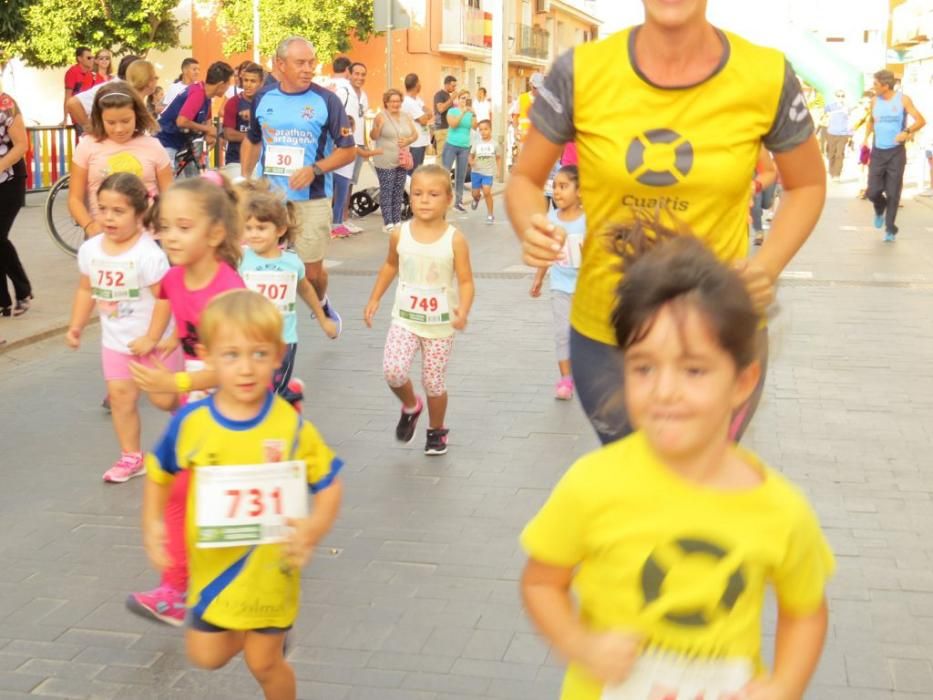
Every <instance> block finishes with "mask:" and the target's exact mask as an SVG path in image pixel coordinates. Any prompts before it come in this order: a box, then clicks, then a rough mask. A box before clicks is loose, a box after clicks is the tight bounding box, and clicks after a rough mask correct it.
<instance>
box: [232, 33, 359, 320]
mask: <svg viewBox="0 0 933 700" xmlns="http://www.w3.org/2000/svg"><path fill="white" fill-rule="evenodd" d="M316 64H317V53H316V51H315V49H314V46H313V45H312V44H311V42H309V41H308V40H307V39H304V38H302V37H296V36H293V37H289V38H287V39H285V40H283V41H282V43H280V44H279V46H278V48H277V49H276V52H275V68H276V74H277V76H278V77H279V79H280V82H279V83H278V84H277V85H270V86H268V87H265V88H263V89H262V90H261V91H260V92H259V93H258V94H257V95H256V97H255V98H254V99H253V104H252V114H251V115H250V126H249V131H247V132H246V139H245V140H244V141H243V144H242V146H241V149H240V163H241V165H242V171H241V172H242V174H243V176H244V177H251V176H252V175H253V172H254V170H257V164H258V170H257V172H258V174H259V175H260V176H262V177H264V178H266V179H267V180H268V181H269V182H270V184H271V185H272V187H273V188H274V189H278V190H281V191H283V192H284V193H285V196H286V198H287V199H288V200H289V201H290V202H293V203H294V205H295V207H296V209H297V210H298V212H299V214H300V216H301V221H302V230H301V233H300V234H299V235H298V240H297V241H295V249H296V251H297V253H298V255H299V257H301V259H302V261H303V262H304V264H305V271H306V275H307V278H308V281H309V282H311V284H312V285H313V286H314V290H315V291H316V292H317V295H318V297H319V298H320V299H321V306H322V307H323V309H324V313H325V314H326V315H327V316H328V318H330V319H332V320H333V321H334V323H336V324H337V327H338V329H339V328H340V325H341V319H340V315H339V314H338V313H337V312H336V311H335V310H334V309H333V307H332V306H331V304H330V301H329V300H328V298H327V270H325V269H324V254H325V253H326V251H327V242H328V241H329V240H330V228H331V205H330V197H331V193H332V179H333V178H332V176H331V175H329V174H328V173H330V172H331V171H333V170H336V169H337V168H340V167H341V166H344V165H347V164H348V163H352V162H353V159H354V158H355V157H356V144H355V143H354V140H353V130H352V129H351V128H350V122H349V121H348V120H347V115H346V113H345V112H344V109H343V105H342V104H341V103H340V100H339V99H338V98H337V96H336V95H335V94H334V93H333V92H331V91H330V90H327V89H325V88H322V87H320V86H319V85H315V84H314V83H313V82H312V78H314V68H315V65H316Z"/></svg>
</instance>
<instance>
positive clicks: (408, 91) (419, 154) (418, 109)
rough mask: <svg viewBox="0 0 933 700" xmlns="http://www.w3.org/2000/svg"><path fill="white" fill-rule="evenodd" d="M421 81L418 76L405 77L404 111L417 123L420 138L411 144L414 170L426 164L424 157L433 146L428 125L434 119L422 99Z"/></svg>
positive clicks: (409, 75) (411, 74)
mask: <svg viewBox="0 0 933 700" xmlns="http://www.w3.org/2000/svg"><path fill="white" fill-rule="evenodd" d="M420 95H421V80H420V79H419V78H418V76H417V74H415V73H409V74H408V75H406V76H405V99H404V100H402V111H403V112H404V113H405V114H407V115H408V116H409V117H410V118H411V120H412V121H413V122H414V123H415V128H416V129H417V130H418V138H417V139H415V141H414V143H412V144H411V157H412V160H413V161H414V167H413V170H416V169H418V168H420V167H421V165H422V164H423V163H424V155H425V153H427V150H428V146H429V145H430V144H431V133H430V131H428V124H430V123H431V120H432V118H433V116H432V114H431V110H430V109H429V108H428V107H427V106H425V104H424V100H422V99H421V96H420Z"/></svg>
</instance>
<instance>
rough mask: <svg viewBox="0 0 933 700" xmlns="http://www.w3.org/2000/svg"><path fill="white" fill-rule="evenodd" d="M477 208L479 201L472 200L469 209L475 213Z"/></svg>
mask: <svg viewBox="0 0 933 700" xmlns="http://www.w3.org/2000/svg"><path fill="white" fill-rule="evenodd" d="M478 206H479V200H478V199H476V197H474V198H473V201H472V202H470V209H472V210H473V211H476V208H477V207H478Z"/></svg>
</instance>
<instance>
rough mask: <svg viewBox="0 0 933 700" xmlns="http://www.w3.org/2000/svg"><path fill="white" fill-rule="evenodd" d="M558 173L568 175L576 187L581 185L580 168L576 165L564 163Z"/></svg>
mask: <svg viewBox="0 0 933 700" xmlns="http://www.w3.org/2000/svg"><path fill="white" fill-rule="evenodd" d="M557 175H566V176H567V178H568V179H569V180H570V181H571V182H572V183H573V184H574V186H575V187H579V186H580V168H578V167H577V166H576V165H562V166H561V167H560V170H558V171H557Z"/></svg>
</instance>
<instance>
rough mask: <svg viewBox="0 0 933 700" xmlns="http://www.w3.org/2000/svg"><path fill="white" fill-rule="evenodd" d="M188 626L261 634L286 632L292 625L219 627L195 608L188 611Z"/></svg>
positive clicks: (204, 629)
mask: <svg viewBox="0 0 933 700" xmlns="http://www.w3.org/2000/svg"><path fill="white" fill-rule="evenodd" d="M188 627H190V628H191V629H193V630H197V631H198V632H239V631H244V632H258V633H259V634H285V633H286V632H288V630H290V629H291V626H290V625H289V626H288V627H258V628H256V629H253V630H228V629H227V628H226V627H218V626H217V625H212V624H211V623H210V622H207V621H205V620H204V619H203V618H202V617H200V616H199V615H198V614H197V613H195V612H194V610H189V611H188Z"/></svg>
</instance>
